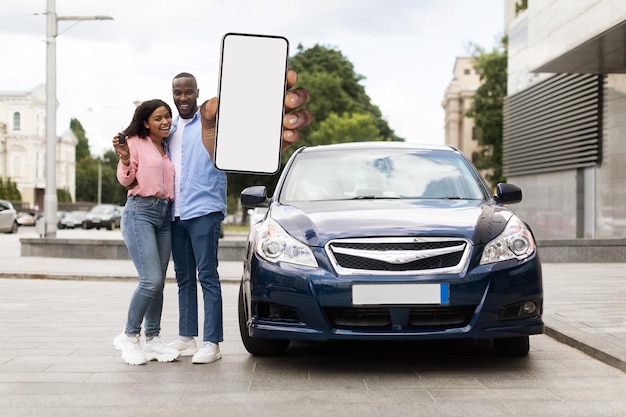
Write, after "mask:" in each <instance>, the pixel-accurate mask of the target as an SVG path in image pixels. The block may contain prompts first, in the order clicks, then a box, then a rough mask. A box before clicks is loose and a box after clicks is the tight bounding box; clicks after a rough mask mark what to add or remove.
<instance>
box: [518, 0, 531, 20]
mask: <svg viewBox="0 0 626 417" xmlns="http://www.w3.org/2000/svg"><path fill="white" fill-rule="evenodd" d="M526 9H528V0H520V1H518V2H517V3H515V15H516V16H517V15H518V14H519V13H520V12H522V11H524V10H526Z"/></svg>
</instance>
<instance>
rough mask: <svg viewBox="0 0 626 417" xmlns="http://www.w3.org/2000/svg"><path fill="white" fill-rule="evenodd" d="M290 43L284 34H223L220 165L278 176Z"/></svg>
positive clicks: (228, 169)
mask: <svg viewBox="0 0 626 417" xmlns="http://www.w3.org/2000/svg"><path fill="white" fill-rule="evenodd" d="M288 57H289V41H288V40H287V39H286V38H284V37H282V36H271V35H254V34H246V33H227V34H225V35H224V36H223V37H222V43H221V51H220V67H219V86H218V108H217V119H216V128H215V154H214V155H215V161H214V164H215V167H216V168H217V169H219V170H221V171H226V172H237V173H254V174H275V173H277V172H278V171H279V169H280V154H281V142H282V132H283V115H284V111H285V106H284V103H285V93H286V87H287V85H286V83H287V60H288Z"/></svg>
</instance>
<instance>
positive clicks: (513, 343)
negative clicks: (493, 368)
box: [493, 336, 530, 356]
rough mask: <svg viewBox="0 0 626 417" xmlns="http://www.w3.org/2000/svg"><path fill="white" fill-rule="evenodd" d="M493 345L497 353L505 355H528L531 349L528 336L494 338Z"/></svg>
mask: <svg viewBox="0 0 626 417" xmlns="http://www.w3.org/2000/svg"><path fill="white" fill-rule="evenodd" d="M493 347H494V349H495V351H496V353H497V354H499V355H504V356H526V355H527V354H528V351H529V350H530V340H529V337H528V336H520V337H504V338H502V339H494V340H493Z"/></svg>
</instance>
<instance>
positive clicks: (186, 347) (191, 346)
mask: <svg viewBox="0 0 626 417" xmlns="http://www.w3.org/2000/svg"><path fill="white" fill-rule="evenodd" d="M167 347H169V348H172V349H176V350H177V351H179V352H180V356H191V355H193V354H194V353H196V352H197V351H198V346H196V340H195V339H194V338H193V337H192V338H191V340H189V341H187V342H186V341H184V340H183V339H182V338H181V337H180V336H178V337H177V338H176V339H174V340H172V341H171V342H169V343H168V344H167Z"/></svg>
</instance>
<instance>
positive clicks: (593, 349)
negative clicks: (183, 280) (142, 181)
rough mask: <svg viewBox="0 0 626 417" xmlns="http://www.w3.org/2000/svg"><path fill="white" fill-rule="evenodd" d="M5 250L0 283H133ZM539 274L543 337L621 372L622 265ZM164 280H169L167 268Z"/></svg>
mask: <svg viewBox="0 0 626 417" xmlns="http://www.w3.org/2000/svg"><path fill="white" fill-rule="evenodd" d="M61 232H66V231H59V233H61ZM76 232H77V233H81V232H84V231H76ZM98 233H99V234H98V238H107V237H108V238H119V237H120V236H119V235H118V233H116V232H115V231H113V232H105V231H98ZM23 237H31V236H29V235H26V236H23ZM59 237H61V236H59ZM227 238H228V237H227ZM15 240H16V241H17V240H18V238H17V237H15ZM5 246H6V245H4V246H2V247H1V248H0V249H1V250H0V278H24V279H30V278H46V279H61V280H68V279H71V280H117V281H125V280H134V279H136V271H135V268H134V266H133V264H132V262H131V261H120V260H92V259H89V260H85V259H66V258H39V257H22V256H20V255H19V245H17V248H15V245H10V247H7V248H5ZM219 272H220V277H221V279H222V280H223V281H224V282H238V281H239V279H240V277H241V272H242V264H241V262H221V263H220V265H219ZM543 273H544V298H545V301H544V317H543V318H544V322H545V324H546V334H547V335H548V336H551V337H553V338H555V339H557V340H559V341H561V342H564V343H566V344H568V345H570V346H573V347H575V348H577V349H579V350H581V351H583V352H585V353H587V354H589V355H591V356H593V357H595V358H597V359H599V360H601V361H603V362H605V363H607V364H609V365H611V366H613V367H616V368H618V369H621V370H622V371H624V372H626V263H592V264H576V263H566V264H560V263H548V264H544V265H543ZM167 277H168V280H171V281H173V280H174V268H173V264H170V268H169V269H168V274H167Z"/></svg>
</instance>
